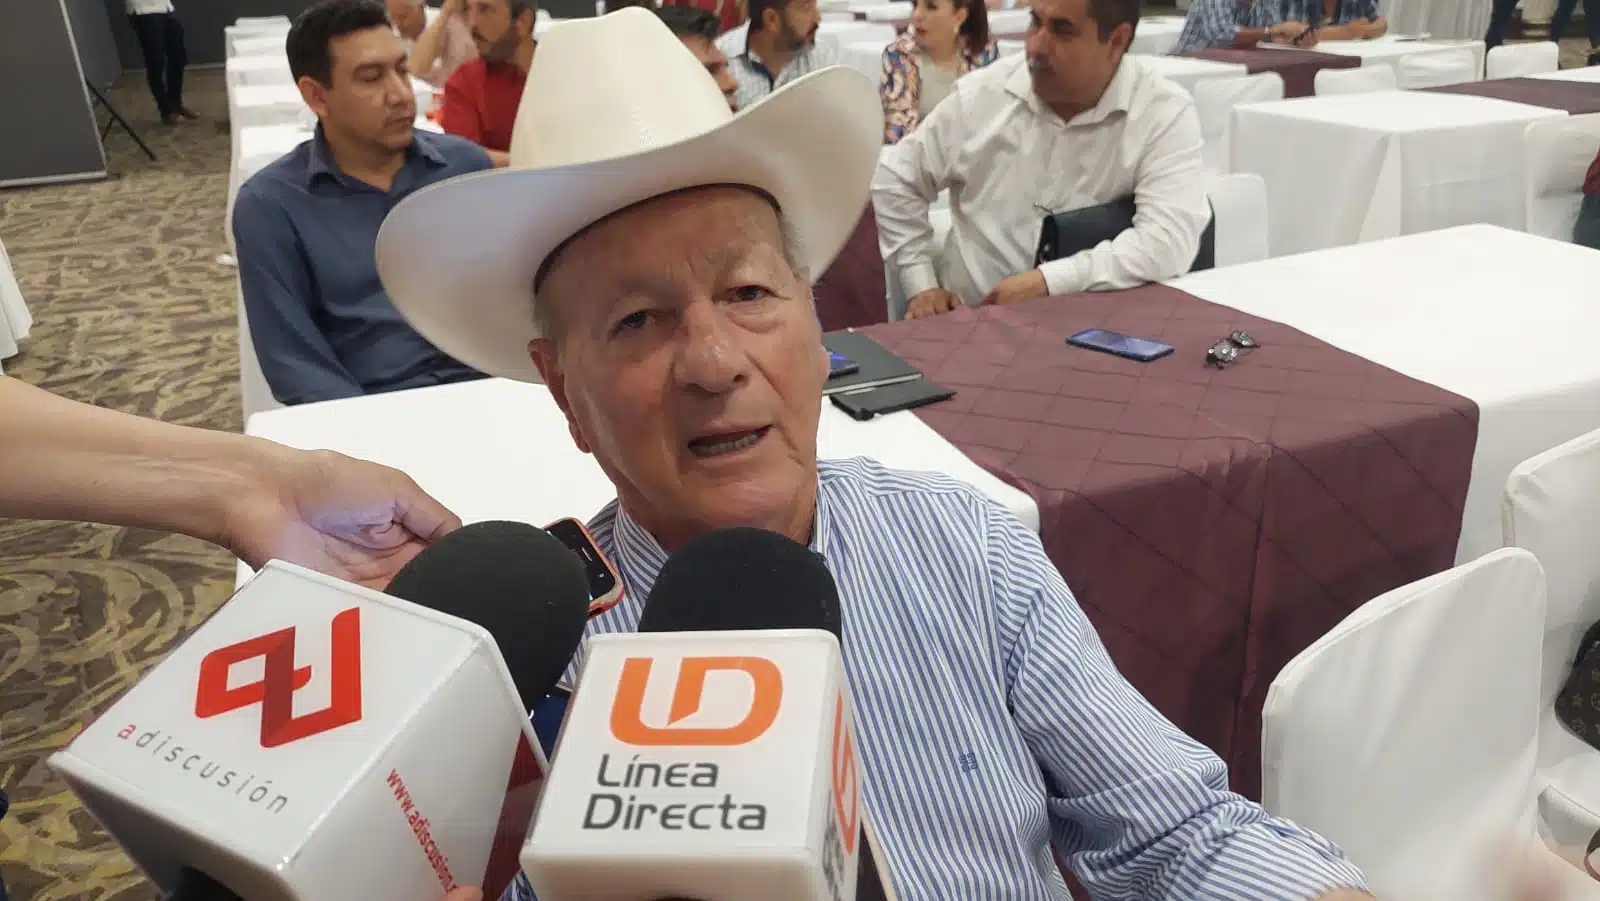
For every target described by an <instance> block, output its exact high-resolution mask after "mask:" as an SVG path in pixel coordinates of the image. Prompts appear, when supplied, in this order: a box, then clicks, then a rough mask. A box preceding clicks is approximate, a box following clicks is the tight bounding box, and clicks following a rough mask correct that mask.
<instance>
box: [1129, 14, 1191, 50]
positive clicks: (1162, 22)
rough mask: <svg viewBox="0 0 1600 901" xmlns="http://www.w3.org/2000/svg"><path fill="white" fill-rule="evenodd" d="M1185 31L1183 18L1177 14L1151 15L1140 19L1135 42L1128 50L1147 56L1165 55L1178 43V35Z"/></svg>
mask: <svg viewBox="0 0 1600 901" xmlns="http://www.w3.org/2000/svg"><path fill="white" fill-rule="evenodd" d="M1182 33H1183V19H1182V18H1179V17H1177V16H1149V17H1146V18H1143V19H1140V20H1139V27H1138V29H1136V30H1135V31H1134V33H1133V43H1132V44H1130V45H1128V52H1130V53H1139V54H1143V55H1146V56H1165V55H1166V54H1168V53H1171V52H1172V48H1173V47H1176V46H1177V45H1178V35H1179V34H1182Z"/></svg>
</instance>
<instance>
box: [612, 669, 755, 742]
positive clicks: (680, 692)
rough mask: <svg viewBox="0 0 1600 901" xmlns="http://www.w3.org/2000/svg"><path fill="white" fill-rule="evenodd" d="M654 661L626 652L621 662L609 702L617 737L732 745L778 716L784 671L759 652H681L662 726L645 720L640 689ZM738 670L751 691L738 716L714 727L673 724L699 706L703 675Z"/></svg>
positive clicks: (750, 738) (749, 737) (751, 736)
mask: <svg viewBox="0 0 1600 901" xmlns="http://www.w3.org/2000/svg"><path fill="white" fill-rule="evenodd" d="M654 663H655V661H654V660H653V659H651V658H649V657H629V658H628V659H627V660H624V661H623V662H622V678H621V680H620V682H619V683H618V684H617V695H616V700H615V701H613V702H612V705H611V734H612V735H615V736H616V737H617V739H618V740H619V741H622V742H626V743H627V744H630V745H639V746H642V747H661V746H668V745H672V746H679V747H732V746H734V745H742V744H746V743H749V742H752V741H755V740H756V739H758V738H760V737H761V736H762V735H764V734H766V731H767V730H768V729H770V728H772V724H773V723H774V722H776V721H777V719H778V708H779V706H781V705H782V702H783V675H782V674H781V673H779V672H778V667H777V665H776V664H774V663H773V662H772V661H771V660H768V659H766V658H764V657H685V658H683V660H682V661H680V662H679V664H678V684H677V685H676V686H675V687H674V688H673V690H672V706H671V707H670V708H669V710H668V712H667V722H666V725H665V726H648V725H645V722H644V692H645V687H646V686H647V685H649V684H650V670H651V668H652V666H653V665H654ZM719 671H729V672H738V673H743V674H744V675H745V676H747V677H749V679H750V683H751V685H752V686H753V687H754V689H755V692H754V694H753V696H752V697H751V700H750V710H749V712H747V713H746V714H745V716H744V719H742V720H740V721H739V722H737V723H735V724H733V725H731V726H726V727H722V728H716V729H697V728H693V727H684V726H675V725H673V724H674V723H679V722H682V721H683V720H684V719H686V718H688V717H690V716H692V715H694V714H695V713H697V712H699V710H700V707H701V704H702V702H703V701H704V696H705V687H706V676H708V675H710V674H711V673H714V672H719Z"/></svg>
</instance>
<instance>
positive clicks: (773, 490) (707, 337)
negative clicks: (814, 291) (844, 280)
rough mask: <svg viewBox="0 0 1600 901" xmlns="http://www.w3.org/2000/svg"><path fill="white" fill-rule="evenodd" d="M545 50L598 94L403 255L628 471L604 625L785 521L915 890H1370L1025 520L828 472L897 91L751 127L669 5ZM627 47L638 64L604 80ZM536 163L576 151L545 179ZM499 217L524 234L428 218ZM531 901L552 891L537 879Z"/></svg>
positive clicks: (559, 74)
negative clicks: (1064, 867) (1245, 778)
mask: <svg viewBox="0 0 1600 901" xmlns="http://www.w3.org/2000/svg"><path fill="white" fill-rule="evenodd" d="M1036 2H1038V0H1036ZM1077 9H1078V10H1079V11H1080V14H1081V10H1082V9H1083V6H1082V3H1081V2H1080V3H1079V5H1078V7H1077ZM1078 35H1088V36H1087V37H1085V38H1084V39H1083V41H1082V43H1081V44H1078V43H1073V44H1071V45H1069V46H1074V47H1079V48H1081V51H1079V52H1081V53H1084V54H1092V53H1099V52H1103V51H1101V50H1099V49H1097V48H1098V47H1099V40H1098V39H1097V38H1096V37H1095V36H1094V27H1093V24H1092V23H1088V24H1085V25H1083V26H1081V27H1079V28H1077V29H1073V28H1070V27H1069V28H1064V29H1062V31H1061V33H1060V34H1059V35H1054V34H1053V35H1051V36H1049V37H1048V38H1039V39H1040V40H1043V39H1048V40H1053V41H1054V40H1060V41H1068V42H1075V41H1076V40H1077V36H1078ZM544 43H545V45H544V47H543V49H541V50H540V52H539V54H538V55H537V56H536V57H535V58H534V62H533V69H532V71H531V72H530V73H529V82H530V83H533V84H561V85H565V86H570V87H569V88H566V89H564V92H563V93H560V94H556V95H555V96H553V97H552V96H550V95H549V94H545V93H532V92H530V93H529V94H528V96H527V99H526V100H524V102H523V104H522V106H521V108H520V110H519V112H518V121H517V129H518V131H519V132H522V131H524V130H525V131H526V133H529V134H539V135H541V136H544V137H543V139H542V141H541V145H542V146H541V147H540V148H539V149H537V150H534V151H532V152H530V151H529V150H528V149H526V148H519V147H517V146H513V147H512V150H511V154H512V159H511V166H512V168H511V169H509V170H499V171H497V172H495V173H494V174H492V175H486V176H481V177H478V178H472V179H460V180H457V181H454V182H450V183H448V184H445V185H441V186H439V187H438V188H436V189H434V190H431V191H427V192H424V193H422V194H419V195H416V196H414V197H412V198H410V199H409V200H407V201H406V202H404V203H402V204H401V205H400V206H399V207H398V208H396V210H395V212H394V214H393V216H392V217H391V220H390V224H389V227H388V228H386V229H385V230H384V234H383V237H382V241H381V243H380V246H379V260H380V269H381V272H382V274H383V278H384V283H385V284H386V285H388V286H389V288H390V291H391V293H392V294H393V296H394V300H395V303H396V304H397V305H398V306H399V307H400V308H401V309H402V310H405V311H406V312H407V314H408V315H409V316H411V317H412V318H413V320H414V321H415V322H417V323H418V327H419V328H421V329H423V330H424V332H425V333H426V334H427V335H429V336H430V338H432V339H433V340H434V341H436V342H437V343H438V344H439V346H441V347H447V348H450V349H451V350H452V352H453V353H455V354H456V355H458V356H459V357H460V358H461V359H463V360H466V361H467V362H470V363H472V364H473V365H475V366H477V367H478V368H479V369H481V370H483V371H485V372H490V373H493V374H495V375H500V376H505V377H509V378H515V379H523V380H527V381H543V382H545V383H546V384H548V385H549V388H550V392H551V394H552V396H553V397H554V399H555V402H556V404H557V405H558V406H559V407H560V408H561V410H562V411H563V412H564V413H565V414H566V418H567V421H568V427H569V429H570V431H571V434H572V437H573V439H574V441H575V442H576V444H577V446H578V448H580V449H581V450H583V451H584V452H587V453H591V454H593V455H594V456H595V458H596V460H597V461H598V462H599V464H600V467H601V468H602V469H603V470H604V471H605V473H606V475H607V476H608V477H609V478H610V479H611V481H612V482H613V483H614V484H615V485H616V488H617V501H616V502H615V503H613V504H611V505H610V506H608V507H607V508H606V509H604V510H602V511H601V512H600V513H599V514H598V515H597V516H596V517H595V519H594V520H593V521H592V523H591V524H590V529H591V531H592V533H593V535H594V538H595V540H596V542H597V543H598V544H599V545H600V547H601V548H602V549H603V551H604V553H605V554H606V556H607V557H608V558H609V559H610V560H611V561H612V562H613V563H614V564H615V565H616V567H617V569H618V571H619V573H620V574H621V577H622V580H623V582H624V583H625V585H626V591H625V593H624V598H625V599H624V600H623V601H622V602H621V603H620V604H619V605H618V606H616V607H614V608H612V609H611V610H610V611H608V612H606V613H604V614H602V615H600V616H597V617H596V618H595V619H593V620H591V621H590V624H589V626H588V632H589V634H595V633H603V632H626V631H631V630H633V629H635V628H636V627H637V624H638V621H639V615H640V612H641V610H642V608H643V603H644V601H643V599H644V598H646V597H648V596H649V594H650V590H651V588H652V587H653V585H654V582H655V579H656V576H657V574H658V573H659V572H660V570H661V566H662V564H663V563H664V562H665V560H666V558H667V555H668V554H669V553H671V552H672V551H673V550H675V549H677V548H679V547H681V546H683V544H685V543H686V542H688V541H690V540H692V539H694V538H695V537H697V536H699V535H702V534H704V533H706V532H707V531H710V530H714V529H718V528H724V527H729V526H756V527H760V528H765V529H768V530H771V531H774V532H778V533H780V534H783V535H786V536H789V537H790V538H792V539H794V540H795V541H798V542H801V543H803V544H807V545H809V546H810V547H811V548H812V549H813V550H814V551H816V552H817V553H818V554H820V555H821V556H822V557H823V558H824V559H825V560H826V561H827V565H828V568H829V570H830V571H831V572H832V574H833V577H834V579H835V580H836V581H837V583H838V587H839V595H840V598H841V606H842V609H843V614H844V615H843V633H844V635H843V637H844V660H845V666H846V668H847V669H848V671H849V679H850V686H851V691H852V694H853V697H854V699H855V702H856V715H857V718H858V719H857V722H858V729H859V733H858V734H859V735H860V741H861V756H862V759H863V760H864V761H865V766H866V776H865V778H864V779H863V784H864V797H865V804H866V808H867V815H868V818H869V819H870V820H871V822H872V823H873V825H874V827H875V830H874V831H875V833H876V844H875V852H876V854H877V860H878V861H879V865H880V869H886V870H888V871H889V873H890V874H891V878H892V881H893V883H894V885H895V888H896V896H897V897H899V898H901V899H905V901H969V899H980V898H986V899H1002V898H1003V899H1010V901H1065V899H1067V898H1068V897H1069V895H1068V892H1067V886H1066V882H1065V880H1064V879H1063V877H1062V874H1061V873H1060V872H1059V871H1058V870H1057V868H1056V865H1055V862H1054V857H1053V855H1052V850H1053V848H1052V846H1054V847H1055V848H1058V849H1059V850H1060V851H1061V852H1062V854H1063V856H1064V857H1065V859H1066V861H1067V862H1068V863H1069V864H1070V865H1071V866H1072V868H1073V869H1074V870H1075V872H1076V873H1077V875H1078V877H1079V878H1080V879H1081V880H1082V881H1083V883H1084V884H1085V886H1086V887H1087V888H1088V889H1089V891H1090V892H1091V893H1092V894H1093V896H1094V897H1096V898H1100V899H1133V898H1149V899H1173V901H1177V899H1230V901H1232V899H1238V901H1311V899H1315V898H1322V899H1325V901H1332V899H1336V898H1337V899H1351V898H1361V897H1365V894H1364V888H1363V886H1364V883H1363V877H1362V875H1361V873H1360V872H1359V871H1358V870H1357V869H1356V867H1354V866H1353V865H1352V864H1350V862H1349V861H1347V860H1346V859H1345V858H1344V857H1343V855H1342V854H1341V853H1340V852H1339V850H1338V849H1337V848H1336V847H1335V846H1334V845H1333V844H1331V843H1330V842H1328V841H1327V840H1325V839H1323V838H1321V837H1319V836H1317V835H1315V834H1314V833H1312V832H1310V831H1308V830H1306V829H1302V828H1300V827H1298V826H1296V825H1295V824H1293V823H1290V822H1288V821H1286V820H1283V819H1281V818H1276V817H1272V816H1269V815H1268V814H1267V813H1266V812H1265V811H1263V810H1262V809H1261V807H1260V806H1259V805H1257V804H1254V803H1252V802H1250V801H1248V800H1246V799H1245V798H1242V797H1240V796H1239V795H1236V794H1233V793H1232V792H1230V791H1228V788H1227V786H1228V780H1227V771H1226V767H1225V766H1224V764H1223V763H1222V761H1221V760H1219V759H1218V758H1217V756H1216V755H1215V754H1213V753H1212V752H1211V751H1209V750H1207V749H1206V748H1205V747H1203V746H1202V745H1200V744H1199V743H1198V742H1196V741H1194V740H1193V739H1191V738H1189V737H1188V736H1186V735H1184V734H1183V733H1181V732H1179V731H1178V730H1177V729H1176V728H1175V727H1174V726H1173V725H1172V724H1171V723H1169V722H1168V721H1167V720H1166V719H1165V718H1164V717H1162V716H1161V714H1160V713H1158V712H1156V710H1155V709H1154V708H1153V707H1151V706H1150V704H1149V703H1148V702H1147V701H1145V699H1144V698H1142V697H1140V695H1139V693H1138V692H1137V691H1135V690H1134V689H1133V687H1132V686H1131V685H1129V684H1128V682H1127V681H1126V680H1124V679H1123V678H1122V676H1121V675H1120V674H1119V673H1118V672H1117V669H1116V667H1115V666H1114V665H1113V664H1112V662H1111V659H1110V657H1109V656H1108V655H1107V653H1106V650H1105V647H1104V645H1102V644H1101V642H1100V638H1099V636H1098V635H1096V634H1095V630H1094V628H1093V626H1091V625H1090V623H1089V620H1088V619H1087V618H1086V617H1085V616H1084V613H1083V610H1082V609H1081V608H1079V606H1078V604H1077V602H1076V601H1074V600H1073V596H1072V592H1071V591H1070V590H1069V589H1068V588H1067V585H1066V583H1065V582H1064V581H1063V580H1062V577H1061V575H1060V573H1058V572H1057V571H1056V568H1055V566H1054V565H1052V564H1051V562H1050V560H1049V558H1047V557H1046V556H1045V553H1044V550H1043V548H1042V547H1041V546H1040V543H1039V537H1038V535H1036V534H1035V533H1034V532H1033V531H1032V530H1031V529H1029V528H1027V527H1026V526H1024V525H1023V524H1022V523H1021V522H1019V521H1018V520H1017V519H1016V517H1015V516H1013V515H1011V513H1010V512H1008V511H1007V510H1005V509H1004V508H1003V507H1001V506H999V505H998V504H996V503H994V502H993V501H991V500H989V499H988V498H986V497H984V496H983V495H981V494H980V493H978V492H977V491H976V490H975V489H973V488H972V487H970V486H968V485H965V484H963V483H960V482H957V481H955V480H953V479H950V478H947V477H945V476H940V475H930V474H911V473H904V472H894V471H891V470H888V469H885V468H884V467H883V466H881V465H879V464H878V463H876V462H873V461H871V460H865V459H853V460H846V461H827V462H822V463H819V462H818V460H817V429H818V425H819V417H820V416H821V406H822V402H823V401H822V388H823V384H824V383H825V381H826V380H827V377H828V358H827V354H826V352H825V351H824V350H823V348H822V336H821V333H820V328H819V326H818V324H817V316H816V310H815V306H814V304H813V302H812V297H811V289H810V277H811V276H812V275H813V274H815V273H819V272H822V271H823V270H824V269H826V268H827V265H828V264H829V262H830V261H831V260H832V258H833V257H834V255H835V254H837V252H838V249H839V248H840V247H841V246H842V245H843V244H844V243H845V240H846V238H847V237H848V236H849V235H850V233H851V232H852V231H853V230H854V228H855V226H856V222H857V220H858V219H859V216H860V211H861V208H862V207H863V206H864V205H865V204H866V201H867V193H868V185H869V182H870V180H871V177H872V172H873V169H874V168H875V167H876V165H877V160H878V153H879V150H880V149H881V144H882V136H883V111H882V107H881V106H880V105H879V101H878V95H877V91H876V90H875V87H874V85H872V84H871V83H870V82H869V81H868V80H866V79H864V78H862V77H861V76H860V75H859V74H857V73H855V72H852V71H850V70H848V69H844V68H832V69H826V70H823V71H820V72H817V73H813V74H812V75H810V76H807V77H805V78H801V79H796V80H795V81H793V82H791V83H789V84H786V85H784V86H782V87H779V88H778V89H776V90H774V91H773V92H772V93H771V95H770V96H768V97H767V98H766V99H764V100H762V101H761V106H760V108H761V109H763V110H765V111H766V112H765V113H764V114H762V115H752V114H749V113H746V114H743V115H739V116H735V115H734V114H733V113H732V112H730V111H729V110H728V108H727V105H726V104H725V103H723V101H722V96H721V92H720V91H719V90H718V89H717V85H716V83H715V81H714V79H713V78H712V76H711V75H710V74H709V73H708V72H706V70H705V68H704V67H703V66H702V65H701V64H700V63H699V62H698V61H697V60H696V59H695V58H694V57H693V56H692V55H691V54H689V53H687V52H685V51H684V49H683V47H682V46H681V45H680V44H679V43H678V41H677V39H676V38H674V37H673V36H672V34H671V33H670V32H669V31H668V29H667V28H666V26H664V25H662V24H661V22H660V20H659V19H657V18H656V17H655V16H653V15H652V14H651V13H650V12H649V11H647V10H643V9H637V8H628V9H622V10H619V11H617V12H615V13H612V14H610V15H608V16H605V17H602V18H601V19H599V20H598V21H597V22H596V23H594V24H592V25H590V26H586V27H584V28H577V27H572V28H571V30H570V31H569V30H568V29H567V28H556V29H552V30H551V31H550V33H549V34H548V35H547V36H546V38H545V42H544ZM610 47H616V48H626V51H625V52H616V53H610V54H609V55H608V56H606V58H608V59H610V60H611V61H612V63H611V64H610V65H607V66H599V67H597V66H594V65H592V62H591V61H592V60H594V59H595V58H597V57H599V56H603V55H606V54H607V51H608V48H610ZM578 111H582V114H583V115H584V116H586V120H585V121H584V122H583V123H582V125H581V127H577V125H576V124H575V123H574V122H573V119H572V116H573V115H575V114H577V113H578ZM774 148H780V149H781V151H782V152H778V151H777V150H775V149H774ZM519 150H520V152H521V154H522V155H521V156H520V157H519ZM535 154H539V155H542V156H545V157H547V158H553V159H559V160H561V161H562V162H563V165H561V166H560V167H559V168H544V169H533V170H528V169H519V168H518V167H519V166H524V167H525V166H528V165H529V164H530V163H532V162H536V161H537V159H538V158H539V157H538V156H535ZM471 215H477V216H483V215H490V216H492V217H493V220H494V222H495V223H496V227H495V228H492V229H481V230H476V231H470V232H456V231H445V232H439V231H437V230H430V226H431V223H434V222H437V221H456V220H457V217H468V216H471ZM463 281H465V282H469V283H470V284H471V286H472V289H473V290H471V291H461V290H458V289H457V286H458V285H459V284H461V283H462V282H463ZM515 413H516V411H514V410H513V411H507V415H515ZM463 462H464V464H465V465H470V460H464V461H463ZM761 601H762V599H761V598H756V597H753V598H751V599H750V603H752V604H759V603H761ZM580 654H581V652H580ZM576 667H577V662H576V661H574V663H573V665H572V668H571V669H569V670H568V677H569V678H571V677H572V675H573V674H574V673H576ZM558 754H559V752H558ZM510 894H511V895H512V896H513V897H516V898H522V899H526V898H530V897H531V892H530V890H529V886H528V883H527V881H526V880H525V879H523V878H521V877H519V879H518V881H517V882H516V883H514V884H513V886H512V889H511V891H510Z"/></svg>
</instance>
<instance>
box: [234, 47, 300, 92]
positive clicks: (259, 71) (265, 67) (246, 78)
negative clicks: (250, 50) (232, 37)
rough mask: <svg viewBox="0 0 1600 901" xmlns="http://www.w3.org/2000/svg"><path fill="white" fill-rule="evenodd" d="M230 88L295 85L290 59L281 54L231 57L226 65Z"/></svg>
mask: <svg viewBox="0 0 1600 901" xmlns="http://www.w3.org/2000/svg"><path fill="white" fill-rule="evenodd" d="M224 66H225V68H226V72H227V77H228V84H229V86H239V85H247V84H293V83H294V76H293V75H292V74H291V73H290V71H289V57H287V56H285V55H283V54H281V53H257V54H251V55H249V56H230V57H229V58H228V61H227V62H226V63H224Z"/></svg>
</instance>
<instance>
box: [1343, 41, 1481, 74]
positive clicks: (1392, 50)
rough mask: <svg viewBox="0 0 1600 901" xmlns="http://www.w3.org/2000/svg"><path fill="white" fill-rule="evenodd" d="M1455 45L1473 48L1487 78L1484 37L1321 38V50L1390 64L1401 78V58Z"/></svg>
mask: <svg viewBox="0 0 1600 901" xmlns="http://www.w3.org/2000/svg"><path fill="white" fill-rule="evenodd" d="M1451 47H1470V48H1471V49H1472V52H1473V54H1474V56H1476V57H1477V73H1478V74H1477V77H1478V78H1482V77H1483V62H1484V59H1485V57H1486V56H1487V52H1488V51H1487V49H1486V48H1485V45H1484V43H1483V41H1482V40H1481V39H1480V40H1473V41H1449V42H1445V41H1419V40H1413V39H1407V38H1405V37H1404V36H1402V35H1399V34H1398V33H1396V32H1391V33H1390V34H1386V35H1384V36H1383V37H1380V38H1373V39H1372V40H1368V41H1321V42H1319V43H1318V44H1317V52H1319V53H1331V54H1334V55H1335V56H1354V57H1357V58H1358V59H1360V60H1361V65H1362V66H1364V67H1365V66H1388V67H1389V68H1391V69H1394V70H1395V75H1396V77H1398V76H1399V74H1400V60H1402V59H1404V58H1405V57H1407V56H1414V55H1416V54H1419V53H1437V52H1439V51H1440V50H1447V49H1449V48H1451Z"/></svg>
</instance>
